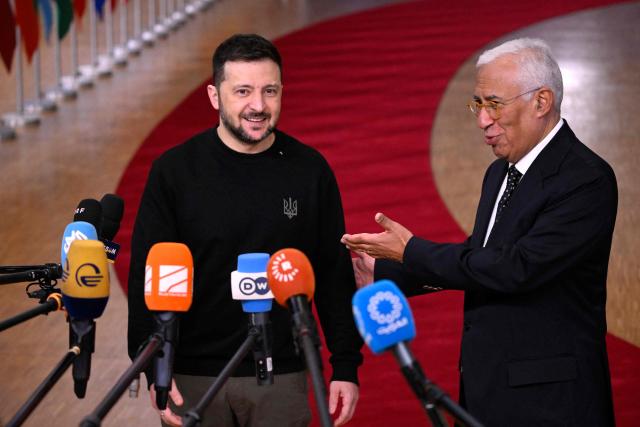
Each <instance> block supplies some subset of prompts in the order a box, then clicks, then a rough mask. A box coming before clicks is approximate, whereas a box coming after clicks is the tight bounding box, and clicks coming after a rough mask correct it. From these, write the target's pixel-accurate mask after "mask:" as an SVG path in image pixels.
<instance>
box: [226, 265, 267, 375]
mask: <svg viewBox="0 0 640 427" xmlns="http://www.w3.org/2000/svg"><path fill="white" fill-rule="evenodd" d="M267 262H269V254H266V253H248V254H242V255H239V256H238V270H236V271H233V272H231V297H232V298H233V299H234V300H239V301H241V302H242V310H243V311H244V312H245V313H248V314H249V329H250V334H251V333H252V331H251V329H252V328H254V329H255V330H256V331H257V332H258V335H257V338H256V340H255V343H254V346H253V359H254V361H255V364H256V380H257V382H258V385H267V384H273V361H272V355H273V348H272V347H273V330H272V327H271V321H270V320H269V311H271V305H272V303H273V293H271V290H270V289H269V283H268V281H267Z"/></svg>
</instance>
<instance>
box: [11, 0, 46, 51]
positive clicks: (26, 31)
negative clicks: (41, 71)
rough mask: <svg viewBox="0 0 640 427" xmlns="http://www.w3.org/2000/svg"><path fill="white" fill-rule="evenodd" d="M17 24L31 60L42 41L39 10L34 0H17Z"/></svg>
mask: <svg viewBox="0 0 640 427" xmlns="http://www.w3.org/2000/svg"><path fill="white" fill-rule="evenodd" d="M16 25H18V27H20V34H22V40H24V49H25V52H26V53H27V61H28V62H31V58H32V57H33V54H34V53H35V51H36V50H37V49H38V42H39V41H40V24H39V22H38V12H37V10H36V6H35V2H34V1H33V0H16Z"/></svg>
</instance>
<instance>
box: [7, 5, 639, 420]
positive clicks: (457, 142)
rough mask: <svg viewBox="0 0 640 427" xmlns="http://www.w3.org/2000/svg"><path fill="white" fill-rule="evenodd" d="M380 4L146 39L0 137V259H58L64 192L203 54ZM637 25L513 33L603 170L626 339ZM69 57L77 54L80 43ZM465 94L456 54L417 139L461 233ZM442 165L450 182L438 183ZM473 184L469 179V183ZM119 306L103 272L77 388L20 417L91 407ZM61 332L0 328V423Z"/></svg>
mask: <svg viewBox="0 0 640 427" xmlns="http://www.w3.org/2000/svg"><path fill="white" fill-rule="evenodd" d="M394 2H396V1H392V0H357V1H348V2H347V1H340V0H324V1H323V0H309V1H303V0H261V1H255V0H253V1H252V0H235V1H231V0H224V1H219V2H217V3H215V4H214V5H213V6H212V7H211V8H209V9H208V10H207V11H206V12H204V13H203V14H202V15H200V16H198V17H196V18H195V19H193V20H191V21H189V23H188V24H187V25H186V26H184V27H183V28H181V29H180V30H179V31H177V32H175V33H172V34H171V35H170V37H168V38H167V39H165V40H161V41H159V42H158V43H156V46H155V47H154V48H152V49H148V50H145V51H144V52H143V54H142V55H141V56H140V57H137V58H132V59H131V60H130V61H129V64H128V65H127V67H126V69H123V70H120V71H117V72H116V73H115V74H114V76H113V77H111V78H108V79H101V80H100V81H98V82H97V83H96V85H95V87H94V88H92V89H88V90H84V91H82V93H81V95H80V96H79V97H78V99H77V100H75V101H68V102H64V103H63V104H62V105H61V107H60V109H59V111H58V112H57V113H54V114H49V115H47V116H45V117H44V118H43V121H42V124H41V125H40V126H39V127H37V128H24V129H22V130H20V132H19V137H18V139H17V140H15V141H4V142H2V143H0V206H2V212H1V216H0V242H1V243H0V265H22V264H41V263H44V262H55V261H56V260H57V259H59V245H60V236H61V233H62V230H63V229H64V227H65V226H66V224H67V223H69V222H70V221H71V220H72V217H73V209H74V208H75V206H76V205H77V203H78V201H79V200H80V199H83V198H90V197H91V198H98V199H99V198H100V197H101V196H102V195H103V194H104V193H107V192H113V191H114V190H115V187H116V185H117V182H118V180H119V178H120V176H121V174H122V171H123V170H124V169H125V168H126V165H127V163H128V161H129V159H130V158H131V157H132V155H133V153H134V152H135V150H136V149H137V148H138V146H139V144H140V143H141V142H142V140H143V139H144V137H145V136H146V135H147V134H148V133H149V132H150V130H151V129H153V127H154V126H155V125H156V124H157V122H158V121H159V120H160V119H161V118H162V117H163V116H164V115H165V114H167V113H168V112H169V111H170V110H171V109H172V108H173V107H174V106H175V105H176V104H177V103H178V102H180V100H181V99H183V98H184V97H185V96H186V95H187V94H188V93H189V92H190V91H191V90H192V89H193V88H194V87H196V86H197V85H198V84H200V83H201V82H202V81H203V80H204V79H205V78H206V77H207V76H208V75H209V74H210V55H211V52H212V50H213V49H214V48H215V46H216V45H217V44H218V43H219V42H220V41H221V40H223V39H224V38H225V37H226V36H228V35H229V34H231V33H235V32H259V33H261V34H263V35H265V36H267V37H269V38H274V37H278V36H280V35H282V34H285V33H288V32H290V31H292V30H295V29H298V28H301V27H303V26H306V25H308V24H309V23H312V22H316V21H318V20H321V19H327V18H330V17H333V16H338V15H342V14H345V13H349V12H351V11H356V10H360V9H364V8H369V7H375V6H378V5H382V4H388V3H394ZM130 3H131V2H130ZM638 22H640V3H631V4H627V5H620V6H615V7H610V8H604V9H598V10H592V11H586V12H581V13H578V14H573V15H569V16H566V17H561V18H557V19H553V20H550V21H546V22H544V23H540V24H538V25H535V26H532V27H529V28H526V29H525V30H522V31H519V32H518V33H516V34H517V35H524V34H526V35H535V36H543V37H544V38H546V39H547V40H548V41H549V42H550V44H551V46H552V48H554V51H555V53H556V55H557V56H558V58H559V60H560V65H561V68H562V69H563V73H564V76H565V102H564V104H563V116H564V117H566V118H567V119H568V120H569V123H570V124H571V126H572V127H573V128H574V130H575V131H576V133H577V135H578V136H579V137H580V138H581V139H582V140H583V141H584V142H585V143H586V144H587V145H589V146H590V147H592V148H593V149H594V150H595V151H596V152H598V153H600V154H601V155H602V156H603V157H604V158H605V159H607V160H608V161H609V162H610V163H611V164H612V166H613V167H614V169H615V171H616V174H617V177H618V183H619V187H620V188H619V190H620V207H619V212H618V223H617V227H616V233H615V238H614V250H613V255H612V261H611V271H610V282H609V295H610V299H609V304H608V318H609V324H610V329H611V330H612V332H614V333H616V334H617V335H619V336H622V337H624V338H626V339H627V340H629V341H632V342H634V343H635V344H636V345H640V328H639V327H638V326H637V325H640V322H638V320H640V319H638V317H639V316H638V313H639V312H640V310H638V308H639V307H638V302H639V300H640V291H638V286H637V285H638V283H639V282H640V280H639V279H640V262H639V261H638V260H637V256H636V254H638V253H640V244H639V243H638V239H637V237H638V230H639V229H640V218H638V214H637V212H639V211H640V210H639V209H638V208H640V197H639V196H640V194H639V191H640V190H638V186H637V184H635V185H634V184H633V182H637V179H634V178H632V177H633V175H632V172H633V169H634V167H633V166H634V162H636V161H638V160H640V153H639V152H638V150H639V148H638V147H639V146H640V144H639V143H640V137H639V135H640V121H639V120H638V119H637V118H638V117H640V115H639V114H638V113H640V108H639V107H638V105H640V104H638V99H640V84H639V83H640V82H639V78H638V76H640V59H639V55H638V53H637V48H638V46H640V32H639V29H638V26H637V23H638ZM510 36H513V35H510ZM81 53H82V54H83V55H86V53H87V46H86V42H83V45H82V46H81ZM43 61H44V62H45V65H46V64H47V63H49V64H50V61H51V58H50V56H48V57H47V56H46V55H44V54H43ZM49 69H50V68H49ZM3 72H4V71H3ZM3 72H0V113H3V112H7V111H10V110H11V109H12V108H13V103H14V102H15V101H14V93H15V83H14V81H13V80H12V76H9V75H7V74H6V73H4V74H2V73H3ZM27 72H28V70H27ZM43 81H45V82H52V81H53V80H52V73H45V75H44V77H43ZM45 86H46V85H45ZM31 89H32V88H29V87H28V88H27V93H29V91H30V90H31ZM472 90H473V58H470V59H469V61H468V62H467V63H465V64H464V65H463V66H462V67H461V69H460V70H459V72H458V73H457V75H456V76H455V77H454V79H453V80H452V81H451V83H450V85H449V88H448V90H447V92H446V93H445V96H444V97H443V99H442V103H441V105H440V108H439V111H438V116H437V119H436V122H435V125H434V129H433V135H432V140H431V144H432V155H433V156H432V162H433V165H432V166H433V169H434V171H435V174H436V180H437V183H438V188H439V190H440V192H441V194H442V196H443V198H444V200H445V201H446V203H447V205H448V206H449V208H450V209H451V211H452V213H453V215H454V216H455V218H456V219H457V220H458V222H459V223H460V224H461V226H462V227H463V228H464V229H465V230H469V229H470V228H471V223H472V218H473V214H474V212H475V208H476V203H477V199H478V191H479V188H480V182H481V179H482V175H483V173H484V169H485V168H486V165H487V163H488V162H489V161H490V160H491V159H492V155H491V153H490V152H489V151H488V150H486V147H483V144H482V142H481V139H480V132H479V131H478V130H477V129H475V128H474V123H475V122H474V120H473V118H472V117H469V116H468V115H470V114H469V113H467V112H466V111H465V108H464V104H465V103H466V102H467V99H468V97H469V94H470V93H471V92H472ZM132 94H135V95H132ZM205 102H207V100H206V98H205V95H204V94H203V103H205ZM212 114H213V113H212ZM453 170H455V171H456V174H455V176H456V180H452V179H451V176H454V174H452V173H451V171H453ZM474 180H475V181H476V182H477V183H478V185H477V186H475V187H473V186H469V185H468V183H469V182H474ZM112 278H113V279H115V275H112ZM24 288H25V286H24V284H14V285H4V286H0V301H1V302H0V319H5V318H7V317H9V316H12V315H14V314H16V313H19V312H21V311H24V310H27V309H29V308H32V307H33V306H34V304H35V301H32V300H29V299H27V298H26V296H25V295H24ZM126 313H127V310H126V301H125V297H124V295H123V293H122V291H121V289H120V287H119V286H118V284H117V283H116V281H115V280H112V290H111V297H110V301H109V304H108V306H107V310H106V312H105V314H104V315H103V317H102V318H100V319H99V321H98V327H97V330H98V336H97V339H96V346H97V348H96V353H95V354H94V355H93V366H92V376H91V380H90V382H89V388H88V392H87V397H86V398H85V399H84V401H78V400H77V399H76V398H75V397H74V396H73V393H72V386H73V384H72V381H71V378H70V375H68V374H67V375H65V376H64V378H63V379H62V380H61V381H60V382H59V383H58V384H57V385H56V386H55V387H54V389H53V390H52V391H51V392H50V393H49V395H48V396H47V398H46V399H45V400H44V401H43V402H42V403H41V405H40V406H39V407H38V409H37V410H36V411H35V412H34V413H33V414H32V416H31V417H30V418H29V420H28V421H27V422H26V423H25V425H27V426H43V425H51V426H71V425H77V424H78V422H79V421H80V420H81V418H82V417H83V416H85V415H86V414H87V413H88V412H90V411H91V410H92V409H93V408H94V407H95V405H96V404H97V403H98V402H99V400H100V399H101V397H102V396H104V394H105V393H106V391H107V390H108V389H109V388H110V387H111V386H112V385H113V382H114V380H115V378H117V377H118V376H119V375H120V374H121V373H122V372H123V371H124V370H125V369H126V368H127V366H128V365H129V360H128V358H127V357H126V346H125V344H126V332H125V331H126V317H127V314H126ZM66 341H67V326H66V324H65V322H64V320H63V318H62V315H61V314H59V313H53V314H50V315H49V316H47V317H44V316H40V318H38V319H33V320H31V321H29V322H26V323H24V324H22V325H20V326H16V327H14V328H12V329H10V330H8V331H4V332H2V333H0V359H1V360H2V363H1V364H0V378H1V380H0V424H2V421H4V422H6V421H8V419H10V418H11V416H12V415H13V414H14V413H15V412H16V410H17V409H18V407H19V406H20V405H21V404H22V402H24V400H25V399H26V398H27V396H28V395H29V394H30V393H31V392H32V391H33V390H34V388H35V387H36V385H37V384H38V383H39V382H40V381H41V380H42V379H44V377H45V376H46V375H47V373H48V372H49V371H50V370H51V369H52V367H53V366H54V364H55V363H56V362H57V361H58V360H59V359H60V358H61V357H62V356H63V355H64V352H65V351H66V348H67V342H66ZM104 425H105V426H121V425H122V426H125V425H126V426H129V425H131V426H146V425H149V426H151V425H158V424H157V418H156V416H155V413H154V412H153V411H152V410H150V409H149V405H148V399H147V396H146V393H144V392H143V393H141V396H140V398H138V399H137V400H133V399H129V398H128V397H126V396H125V397H123V398H122V400H121V401H120V402H119V403H118V405H116V407H115V408H114V409H113V410H112V412H111V413H110V414H109V416H108V417H107V419H106V421H105V423H104Z"/></svg>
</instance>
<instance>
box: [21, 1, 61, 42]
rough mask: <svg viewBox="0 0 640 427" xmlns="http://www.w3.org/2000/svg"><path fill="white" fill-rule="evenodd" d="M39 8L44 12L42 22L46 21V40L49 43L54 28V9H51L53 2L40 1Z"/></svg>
mask: <svg viewBox="0 0 640 427" xmlns="http://www.w3.org/2000/svg"><path fill="white" fill-rule="evenodd" d="M18 1H19V0H18ZM38 7H39V8H40V11H41V12H42V20H43V21H44V38H45V39H46V40H47V41H49V38H50V37H51V27H52V26H53V8H52V7H51V1H50V0H38Z"/></svg>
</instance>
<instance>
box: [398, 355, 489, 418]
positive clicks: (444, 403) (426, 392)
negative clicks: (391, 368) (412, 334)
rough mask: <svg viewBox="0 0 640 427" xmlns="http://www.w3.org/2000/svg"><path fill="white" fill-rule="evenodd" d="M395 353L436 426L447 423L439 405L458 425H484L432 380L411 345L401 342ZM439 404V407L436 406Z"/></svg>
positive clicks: (406, 376)
mask: <svg viewBox="0 0 640 427" xmlns="http://www.w3.org/2000/svg"><path fill="white" fill-rule="evenodd" d="M393 354H394V356H395V357H396V360H397V361H398V363H399V364H400V366H401V367H402V373H403V374H404V377H405V378H406V379H407V382H408V383H409V385H410V386H411V389H412V390H413V392H414V393H415V394H416V396H418V399H420V402H421V403H422V405H423V406H424V408H425V410H426V411H427V415H428V416H429V419H430V420H431V423H432V425H433V426H434V427H444V426H446V425H447V423H446V421H445V420H444V418H443V417H442V414H440V412H439V411H438V407H439V408H442V409H444V410H446V411H447V412H448V413H449V414H451V415H452V416H453V418H455V420H456V422H457V423H456V425H458V423H460V425H462V426H466V427H483V426H482V424H480V422H479V421H478V420H476V419H475V418H474V417H473V416H471V414H469V413H468V412H467V411H465V410H464V409H463V408H462V407H460V405H458V404H457V403H456V402H454V401H453V400H452V399H451V398H450V397H449V396H448V395H447V394H446V393H445V392H444V391H442V390H441V389H440V388H439V387H438V386H437V385H435V384H434V383H433V382H431V381H430V380H429V379H428V378H427V377H426V376H425V374H424V372H423V371H422V367H421V366H420V364H419V363H418V362H417V361H416V360H415V359H414V357H413V354H412V353H411V350H410V349H409V347H408V346H407V345H406V344H404V343H399V344H398V345H397V346H396V347H395V348H394V349H393ZM436 406H437V407H436Z"/></svg>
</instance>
